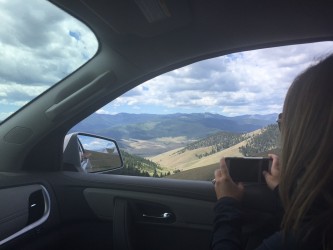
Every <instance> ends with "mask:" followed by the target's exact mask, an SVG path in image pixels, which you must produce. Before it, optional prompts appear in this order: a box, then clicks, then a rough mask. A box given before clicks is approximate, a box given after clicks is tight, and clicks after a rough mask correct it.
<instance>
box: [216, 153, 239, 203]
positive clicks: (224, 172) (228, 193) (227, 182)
mask: <svg viewBox="0 0 333 250" xmlns="http://www.w3.org/2000/svg"><path fill="white" fill-rule="evenodd" d="M214 175H215V193H216V198H217V199H218V200H219V199H221V198H223V197H232V198H235V199H237V200H241V199H242V197H243V193H244V187H243V185H242V184H241V183H238V184H236V183H234V181H233V180H232V179H231V177H230V175H229V170H228V168H227V164H226V163H225V160H224V158H222V159H221V160H220V168H219V169H216V170H215V173H214Z"/></svg>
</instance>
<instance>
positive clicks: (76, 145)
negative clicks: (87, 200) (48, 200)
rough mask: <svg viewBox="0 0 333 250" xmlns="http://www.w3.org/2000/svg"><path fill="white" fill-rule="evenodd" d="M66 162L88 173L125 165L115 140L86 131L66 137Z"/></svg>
mask: <svg viewBox="0 0 333 250" xmlns="http://www.w3.org/2000/svg"><path fill="white" fill-rule="evenodd" d="M64 163H65V164H67V165H68V164H70V165H74V166H75V167H76V169H79V170H80V171H84V172H88V173H92V172H104V171H111V170H115V169H118V168H121V167H122V166H123V161H122V158H121V155H120V151H119V148H118V145H117V142H116V141H115V140H112V139H109V138H105V137H100V136H97V135H91V134H86V133H73V134H69V135H67V136H66V137H65V142H64Z"/></svg>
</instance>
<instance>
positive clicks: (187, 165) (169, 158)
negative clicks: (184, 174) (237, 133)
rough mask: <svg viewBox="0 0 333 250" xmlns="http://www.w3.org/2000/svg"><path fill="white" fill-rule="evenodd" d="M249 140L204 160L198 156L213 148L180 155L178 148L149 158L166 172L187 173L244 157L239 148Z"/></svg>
mask: <svg viewBox="0 0 333 250" xmlns="http://www.w3.org/2000/svg"><path fill="white" fill-rule="evenodd" d="M259 133H260V130H256V131H253V132H251V133H249V135H251V136H252V135H256V134H259ZM248 140H249V139H247V140H244V141H242V142H240V143H238V144H236V145H234V146H232V147H230V148H227V149H225V150H223V151H220V152H217V153H215V154H211V155H209V156H206V157H202V158H198V157H197V155H201V154H204V153H209V152H210V151H211V150H212V147H202V148H198V149H194V150H186V151H185V152H182V153H179V151H180V150H181V149H182V148H178V149H174V150H171V151H168V152H166V153H163V154H160V155H157V156H154V157H149V158H148V159H150V160H151V161H153V162H155V163H157V164H159V165H160V166H161V167H162V168H163V169H165V170H166V171H171V172H172V171H175V170H180V171H186V170H190V169H193V168H200V167H204V166H210V165H214V164H216V163H218V162H219V161H220V159H221V157H226V156H238V157H240V156H243V154H242V153H241V152H240V151H239V148H240V147H241V146H244V145H245V144H246V143H247V141H248Z"/></svg>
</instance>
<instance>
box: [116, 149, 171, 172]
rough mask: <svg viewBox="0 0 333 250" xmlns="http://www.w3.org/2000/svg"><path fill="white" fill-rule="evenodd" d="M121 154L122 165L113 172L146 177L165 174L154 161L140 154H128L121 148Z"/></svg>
mask: <svg viewBox="0 0 333 250" xmlns="http://www.w3.org/2000/svg"><path fill="white" fill-rule="evenodd" d="M121 155H122V157H123V161H124V167H123V168H122V169H120V170H118V171H116V172H115V174H119V175H133V176H146V177H150V176H151V177H164V176H165V175H167V174H166V173H164V172H163V171H162V168H161V167H160V166H159V165H158V164H156V163H155V162H152V161H150V160H148V159H145V158H142V157H140V156H136V155H132V154H129V153H127V152H126V151H123V150H121ZM169 174H170V173H169Z"/></svg>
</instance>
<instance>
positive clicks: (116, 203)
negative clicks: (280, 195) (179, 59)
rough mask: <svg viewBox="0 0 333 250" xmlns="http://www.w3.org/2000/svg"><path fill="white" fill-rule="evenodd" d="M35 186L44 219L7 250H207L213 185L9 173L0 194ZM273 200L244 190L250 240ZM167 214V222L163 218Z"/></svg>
mask: <svg viewBox="0 0 333 250" xmlns="http://www.w3.org/2000/svg"><path fill="white" fill-rule="evenodd" d="M36 184H37V185H43V186H44V187H45V189H46V190H47V192H48V193H49V196H50V204H51V205H50V213H49V217H48V219H47V220H46V221H45V222H44V223H42V224H41V225H39V226H38V227H36V228H34V229H31V230H29V231H27V232H26V233H24V234H23V235H21V236H19V237H17V238H15V239H13V240H11V241H9V242H8V243H6V244H4V245H3V246H1V247H3V248H4V249H12V248H11V246H15V249H21V248H20V247H21V246H22V249H45V248H46V247H47V248H49V249H59V248H61V249H73V248H74V249H78V248H79V249H91V248H92V247H93V248H94V249H126V248H127V249H188V248H191V249H209V247H210V240H211V236H212V229H213V219H214V213H213V208H214V204H215V201H216V198H215V193H214V187H213V185H212V183H210V182H207V181H183V180H172V179H163V178H149V177H148V178H146V177H131V176H120V175H109V174H108V175H103V174H87V173H77V172H53V173H33V174H28V173H27V174H11V175H10V177H9V178H8V176H6V181H4V182H3V183H2V184H1V190H5V189H6V188H8V187H12V188H16V187H19V186H25V185H36ZM1 190H0V191H1ZM0 194H1V192H0ZM272 197H273V196H272V195H271V192H269V191H267V189H266V188H264V187H263V186H262V185H259V186H258V185H249V186H246V192H245V197H244V204H243V205H244V211H245V212H244V218H248V219H247V220H246V221H245V222H246V223H245V224H244V227H243V230H244V232H245V233H246V234H247V235H250V234H253V233H255V232H258V230H259V231H260V230H261V228H263V227H265V226H266V225H267V224H269V223H270V221H271V217H272V214H273V213H274V211H275V205H273V200H274V199H273V198H272ZM15 198H17V197H13V199H15ZM260 201H261V202H260ZM263 204H264V205H263ZM264 210H265V211H264ZM165 214H168V215H170V216H166V218H164V217H163V215H165ZM37 235H38V236H37ZM37 237H38V239H39V240H38V242H36V241H35V239H36V238H37ZM125 247H126V248H125Z"/></svg>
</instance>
